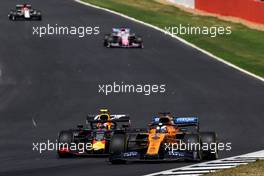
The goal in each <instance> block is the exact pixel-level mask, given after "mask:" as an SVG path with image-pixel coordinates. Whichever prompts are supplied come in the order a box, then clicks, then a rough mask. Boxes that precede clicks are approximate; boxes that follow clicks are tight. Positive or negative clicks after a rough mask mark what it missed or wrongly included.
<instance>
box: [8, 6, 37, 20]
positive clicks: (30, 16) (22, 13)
mask: <svg viewBox="0 0 264 176" xmlns="http://www.w3.org/2000/svg"><path fill="white" fill-rule="evenodd" d="M8 18H9V19H10V20H13V21H16V20H19V19H20V20H39V21H40V20H41V19H42V16H41V13H40V11H38V10H35V9H32V8H31V5H29V4H23V5H16V9H15V10H11V11H10V13H9V14H8Z"/></svg>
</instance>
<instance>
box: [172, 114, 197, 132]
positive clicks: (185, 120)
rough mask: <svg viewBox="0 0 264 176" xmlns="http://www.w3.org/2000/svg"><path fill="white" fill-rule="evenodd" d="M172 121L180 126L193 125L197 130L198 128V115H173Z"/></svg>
mask: <svg viewBox="0 0 264 176" xmlns="http://www.w3.org/2000/svg"><path fill="white" fill-rule="evenodd" d="M173 122H174V124H175V125H177V126H178V127H180V128H181V127H190V126H194V127H196V128H197V130H198V131H199V128H200V127H199V119H198V117H173Z"/></svg>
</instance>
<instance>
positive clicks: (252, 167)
mask: <svg viewBox="0 0 264 176" xmlns="http://www.w3.org/2000/svg"><path fill="white" fill-rule="evenodd" d="M263 175H264V161H263V160H259V161H256V162H254V163H250V164H247V165H241V166H238V167H236V168H232V169H226V170H223V171H219V172H214V173H210V174H205V175H204V176H263Z"/></svg>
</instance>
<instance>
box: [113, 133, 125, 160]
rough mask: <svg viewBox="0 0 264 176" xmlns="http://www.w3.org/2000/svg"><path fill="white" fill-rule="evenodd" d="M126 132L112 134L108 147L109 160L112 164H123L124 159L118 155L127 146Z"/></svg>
mask: <svg viewBox="0 0 264 176" xmlns="http://www.w3.org/2000/svg"><path fill="white" fill-rule="evenodd" d="M126 141H127V139H126V134H114V135H113V137H112V141H111V144H110V147H109V151H110V157H109V161H110V162H111V163H112V164H125V163H126V160H124V159H122V158H121V157H120V155H121V154H122V153H124V152H125V151H126V148H127V142H126Z"/></svg>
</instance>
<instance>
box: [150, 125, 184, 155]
mask: <svg viewBox="0 0 264 176" xmlns="http://www.w3.org/2000/svg"><path fill="white" fill-rule="evenodd" d="M166 129H167V131H166V133H160V132H158V131H157V129H155V128H152V129H150V131H149V136H148V141H149V145H148V150H147V154H148V155H157V154H158V153H159V149H160V146H161V144H162V143H163V142H166V143H170V142H172V141H175V139H176V134H177V133H179V129H177V128H176V127H175V126H173V125H167V126H166ZM165 140H166V141H165Z"/></svg>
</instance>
